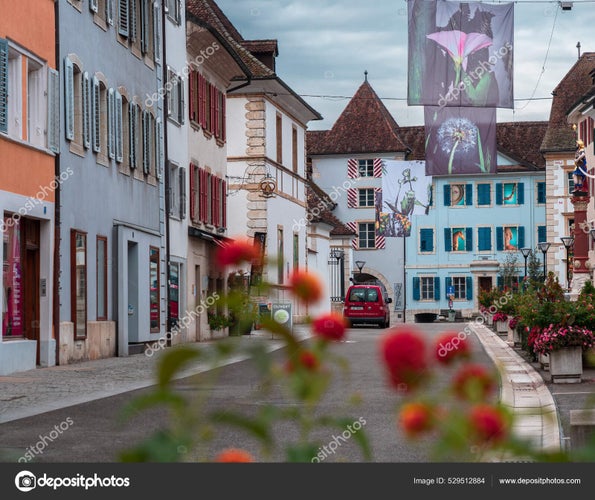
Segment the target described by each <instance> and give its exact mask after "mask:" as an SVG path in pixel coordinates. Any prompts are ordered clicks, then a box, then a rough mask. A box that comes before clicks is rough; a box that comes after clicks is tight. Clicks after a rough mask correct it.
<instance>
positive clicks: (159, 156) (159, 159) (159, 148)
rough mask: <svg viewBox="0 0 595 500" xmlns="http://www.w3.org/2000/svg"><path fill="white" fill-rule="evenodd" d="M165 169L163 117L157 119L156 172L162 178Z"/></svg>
mask: <svg viewBox="0 0 595 500" xmlns="http://www.w3.org/2000/svg"><path fill="white" fill-rule="evenodd" d="M162 171H163V123H162V122H161V118H157V120H155V174H156V175H157V179H161V173H162Z"/></svg>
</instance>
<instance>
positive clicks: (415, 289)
mask: <svg viewBox="0 0 595 500" xmlns="http://www.w3.org/2000/svg"><path fill="white" fill-rule="evenodd" d="M420 291H421V290H420V280H419V278H418V277H417V276H414V277H413V300H419V298H420Z"/></svg>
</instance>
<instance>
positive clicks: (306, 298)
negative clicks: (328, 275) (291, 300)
mask: <svg viewBox="0 0 595 500" xmlns="http://www.w3.org/2000/svg"><path fill="white" fill-rule="evenodd" d="M289 288H290V289H291V292H292V293H293V294H294V295H295V296H296V297H297V298H299V299H301V300H302V301H303V302H304V303H306V304H311V303H313V302H318V301H319V300H320V299H321V298H322V285H321V283H320V280H319V279H318V277H317V276H316V275H314V274H312V273H309V272H307V271H300V270H299V269H298V270H297V271H294V272H293V273H292V274H291V276H290V277H289Z"/></svg>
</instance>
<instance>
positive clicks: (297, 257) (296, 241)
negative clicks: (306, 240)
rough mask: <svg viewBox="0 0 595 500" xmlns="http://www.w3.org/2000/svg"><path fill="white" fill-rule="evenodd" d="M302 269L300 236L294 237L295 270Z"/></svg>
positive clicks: (295, 235)
mask: <svg viewBox="0 0 595 500" xmlns="http://www.w3.org/2000/svg"><path fill="white" fill-rule="evenodd" d="M299 267H300V235H299V234H295V233H294V235H293V269H294V271H295V270H296V269H298V268H299Z"/></svg>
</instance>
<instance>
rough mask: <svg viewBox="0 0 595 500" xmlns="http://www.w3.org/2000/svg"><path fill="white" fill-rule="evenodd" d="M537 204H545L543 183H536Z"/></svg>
mask: <svg viewBox="0 0 595 500" xmlns="http://www.w3.org/2000/svg"><path fill="white" fill-rule="evenodd" d="M537 203H539V204H544V203H545V182H538V183H537Z"/></svg>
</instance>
